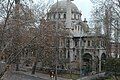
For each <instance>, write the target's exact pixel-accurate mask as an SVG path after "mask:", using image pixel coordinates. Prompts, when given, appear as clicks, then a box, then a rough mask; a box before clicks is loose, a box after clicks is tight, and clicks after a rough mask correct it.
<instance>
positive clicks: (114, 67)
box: [105, 58, 120, 76]
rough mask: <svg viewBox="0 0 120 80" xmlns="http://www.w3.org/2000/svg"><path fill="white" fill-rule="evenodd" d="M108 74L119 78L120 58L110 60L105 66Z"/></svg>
mask: <svg viewBox="0 0 120 80" xmlns="http://www.w3.org/2000/svg"><path fill="white" fill-rule="evenodd" d="M105 70H106V72H109V73H111V74H112V75H115V76H118V75H119V74H120V58H109V59H107V60H106V64H105Z"/></svg>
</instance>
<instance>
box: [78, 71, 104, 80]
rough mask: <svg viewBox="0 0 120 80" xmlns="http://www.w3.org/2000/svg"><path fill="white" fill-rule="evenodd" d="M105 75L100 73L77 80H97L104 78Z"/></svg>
mask: <svg viewBox="0 0 120 80" xmlns="http://www.w3.org/2000/svg"><path fill="white" fill-rule="evenodd" d="M104 75H105V73H104V72H103V73H99V74H95V75H90V76H85V77H82V78H80V79H77V80H91V79H95V78H98V77H104Z"/></svg>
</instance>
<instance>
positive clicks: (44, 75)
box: [19, 71, 71, 80]
mask: <svg viewBox="0 0 120 80" xmlns="http://www.w3.org/2000/svg"><path fill="white" fill-rule="evenodd" d="M19 72H20V73H23V74H26V75H30V76H35V77H39V78H42V79H46V80H51V77H50V76H49V75H48V74H43V73H35V74H31V72H23V71H19ZM57 80H71V79H65V78H61V77H57Z"/></svg>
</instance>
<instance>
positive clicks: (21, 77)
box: [3, 72, 46, 80]
mask: <svg viewBox="0 0 120 80" xmlns="http://www.w3.org/2000/svg"><path fill="white" fill-rule="evenodd" d="M3 80H46V79H42V78H39V77H35V76H31V75H26V74H22V73H19V72H12V73H11V76H7V77H5V78H3Z"/></svg>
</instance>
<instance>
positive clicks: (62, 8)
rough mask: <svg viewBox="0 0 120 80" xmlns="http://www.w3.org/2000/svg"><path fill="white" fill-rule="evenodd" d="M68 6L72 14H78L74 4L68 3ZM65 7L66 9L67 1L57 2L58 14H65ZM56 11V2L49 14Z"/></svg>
mask: <svg viewBox="0 0 120 80" xmlns="http://www.w3.org/2000/svg"><path fill="white" fill-rule="evenodd" d="M70 5H71V11H72V12H79V10H78V8H77V6H76V5H75V4H74V3H72V2H70ZM66 7H67V1H65V0H64V1H58V12H66ZM56 11H57V2H56V3H55V4H53V5H52V7H51V8H50V11H49V12H56Z"/></svg>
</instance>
